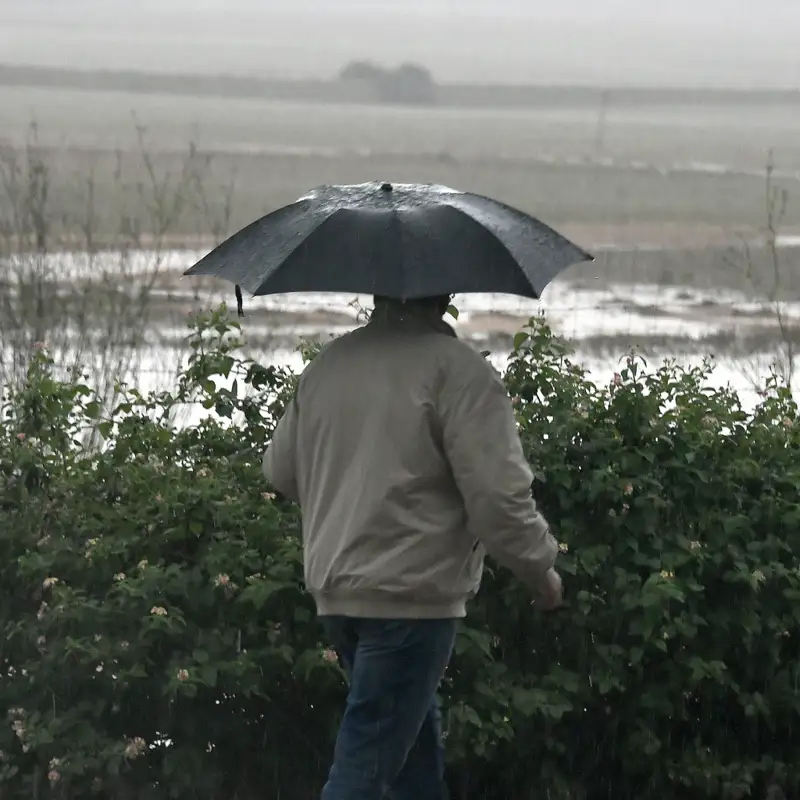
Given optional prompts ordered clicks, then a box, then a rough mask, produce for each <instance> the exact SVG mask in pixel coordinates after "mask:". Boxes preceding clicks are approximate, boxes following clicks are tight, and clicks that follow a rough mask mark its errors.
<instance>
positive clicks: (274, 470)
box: [261, 397, 300, 502]
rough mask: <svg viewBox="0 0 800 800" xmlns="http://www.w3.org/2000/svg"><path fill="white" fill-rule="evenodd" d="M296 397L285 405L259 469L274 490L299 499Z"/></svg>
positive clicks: (296, 500)
mask: <svg viewBox="0 0 800 800" xmlns="http://www.w3.org/2000/svg"><path fill="white" fill-rule="evenodd" d="M296 453H297V399H296V398H295V397H293V398H292V400H291V401H290V402H289V404H288V405H287V406H286V410H285V411H284V413H283V416H282V417H281V419H280V421H279V422H278V425H277V426H276V428H275V430H274V432H273V434H272V441H271V442H270V443H269V447H267V451H266V452H265V453H264V459H263V461H262V462H261V471H262V472H263V473H264V477H265V478H266V479H267V482H268V483H269V484H270V486H271V487H272V488H273V489H275V491H276V492H280V493H281V494H283V495H286V497H288V498H289V499H290V500H294V501H295V502H298V501H299V499H300V498H299V497H298V491H297V456H296Z"/></svg>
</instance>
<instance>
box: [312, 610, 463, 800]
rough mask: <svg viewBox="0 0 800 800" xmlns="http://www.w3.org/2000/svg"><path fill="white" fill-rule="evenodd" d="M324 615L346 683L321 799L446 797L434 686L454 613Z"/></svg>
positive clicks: (449, 644) (452, 629) (447, 657)
mask: <svg viewBox="0 0 800 800" xmlns="http://www.w3.org/2000/svg"><path fill="white" fill-rule="evenodd" d="M321 621H322V623H323V625H324V627H325V630H326V632H327V634H328V637H329V638H330V642H331V644H332V645H333V646H334V648H335V650H336V652H337V653H338V654H339V659H340V661H341V664H342V666H343V667H344V669H345V670H346V672H347V675H348V678H349V682H350V691H349V694H348V696H347V707H346V709H345V712H344V717H343V719H342V725H341V728H340V729H339V735H338V737H337V739H336V749H335V752H334V757H333V766H332V767H331V771H330V774H329V775H328V782H327V783H326V784H325V788H324V789H323V790H322V800H385V798H391V800H446V798H447V790H446V788H445V783H444V748H443V746H442V731H441V714H440V711H439V703H438V700H437V698H436V690H437V689H438V687H439V683H440V682H441V680H442V677H443V675H444V671H445V668H446V667H447V663H448V662H449V661H450V655H451V653H452V650H453V642H454V640H455V636H456V624H457V620H455V619H426V620H403V619H356V618H352V617H322V618H321Z"/></svg>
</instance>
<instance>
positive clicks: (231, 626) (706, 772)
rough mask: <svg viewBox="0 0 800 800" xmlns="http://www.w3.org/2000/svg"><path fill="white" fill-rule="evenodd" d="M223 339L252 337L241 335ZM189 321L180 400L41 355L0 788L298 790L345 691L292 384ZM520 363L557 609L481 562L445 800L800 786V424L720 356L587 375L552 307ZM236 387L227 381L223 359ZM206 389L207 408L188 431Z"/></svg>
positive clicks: (25, 444) (3, 448)
mask: <svg viewBox="0 0 800 800" xmlns="http://www.w3.org/2000/svg"><path fill="white" fill-rule="evenodd" d="M232 330H233V333H234V337H233V338H232V337H231V331H232ZM235 334H236V329H235V325H234V324H233V323H230V322H228V320H227V318H226V317H225V316H224V312H220V313H217V314H213V315H210V316H208V317H206V318H203V319H202V320H200V321H199V322H198V326H197V328H196V329H195V331H194V333H193V335H192V340H191V343H192V347H193V353H194V355H193V358H192V362H191V364H190V366H189V368H188V369H187V371H186V372H185V374H184V375H183V376H182V378H181V381H180V384H179V385H178V386H176V388H175V391H174V392H172V393H171V394H164V395H158V396H152V397H142V396H140V395H139V394H137V393H136V392H133V391H126V392H125V394H124V396H123V397H122V398H121V401H120V403H119V405H118V407H117V408H116V409H114V411H113V413H112V414H111V415H110V418H106V416H105V415H104V414H103V412H102V409H101V408H100V406H99V404H98V403H97V400H96V398H95V397H94V396H93V395H92V393H91V391H90V390H89V389H88V388H86V387H82V386H76V385H69V384H65V383H59V382H57V381H56V380H55V379H54V377H53V373H52V365H51V364H50V363H49V361H48V359H47V356H46V353H45V352H40V353H38V355H37V356H36V357H35V358H34V360H33V361H32V364H31V367H30V372H29V379H28V382H27V384H26V385H25V386H23V387H22V388H21V389H19V390H18V391H15V392H13V393H10V394H9V396H8V397H7V398H6V401H5V403H4V406H3V412H2V415H3V416H2V420H3V421H2V427H0V532H1V533H2V535H1V536H0V591H2V605H1V606H0V624H2V639H1V641H0V661H1V662H2V669H1V670H0V708H2V709H5V708H8V713H7V719H5V720H4V721H3V724H2V726H0V797H2V798H3V800H17V798H20V799H22V798H25V799H26V800H27V799H28V798H46V797H63V798H70V799H71V800H77V799H78V798H81V799H82V798H90V797H98V798H109V800H122V799H123V798H168V797H171V798H181V799H182V798H197V800H212V799H213V800H217V798H225V799H229V800H234V798H237V799H238V800H255V799H256V798H281V800H308V798H310V797H314V796H316V795H315V792H316V791H318V789H319V787H320V785H321V782H322V781H323V779H324V775H325V772H326V769H327V766H328V763H329V759H330V754H331V746H332V742H333V738H334V736H335V731H336V725H337V721H338V714H339V713H340V710H341V707H342V701H343V697H344V690H345V687H344V681H343V676H342V674H341V672H340V669H339V667H338V665H337V664H336V663H335V662H334V661H332V660H331V659H330V658H329V657H326V656H329V654H326V652H325V647H326V643H325V642H324V641H323V639H322V637H321V633H320V631H319V629H318V627H317V625H316V622H315V619H314V612H313V605H312V603H311V602H310V600H309V598H308V597H307V596H306V594H305V593H304V591H303V588H302V565H301V548H300V543H299V518H298V513H297V510H296V508H294V507H293V506H291V505H285V504H283V503H281V502H279V501H278V500H276V499H275V498H274V497H271V496H270V495H269V494H267V493H265V487H264V485H263V482H262V480H261V477H260V474H259V459H258V455H260V453H261V452H262V450H263V448H264V445H265V442H266V441H268V437H269V433H270V431H271V429H272V427H273V425H274V423H275V420H276V417H277V415H278V414H279V413H280V409H281V407H282V404H283V402H284V399H285V397H286V393H287V392H288V391H290V390H291V386H292V382H293V376H292V375H290V374H289V373H287V372H285V371H283V370H280V369H276V368H264V367H262V366H259V365H258V364H255V363H252V362H250V361H248V360H246V359H243V358H242V357H240V355H239V354H238V351H237V347H238V344H239V343H238V342H237V341H236V339H235ZM515 344H516V346H517V349H516V351H515V353H514V355H513V357H512V359H511V361H510V363H509V367H508V370H507V373H506V380H507V384H508V387H509V391H510V393H511V395H512V397H514V398H515V403H516V405H517V410H518V414H519V421H520V429H521V432H522V436H523V439H524V442H525V445H526V448H527V451H528V453H529V456H530V460H531V463H532V464H534V465H535V470H536V474H537V482H536V484H535V489H534V490H535V494H536V496H537V498H538V500H539V502H540V503H541V505H542V507H543V509H544V511H545V513H546V514H547V516H548V517H549V518H550V520H551V521H552V523H553V524H554V526H555V527H556V529H557V531H558V534H559V538H560V540H561V541H562V542H563V546H562V549H563V550H564V552H563V554H562V557H561V560H560V569H561V571H562V573H563V575H564V579H565V583H566V586H567V593H568V595H567V596H568V605H567V607H566V608H565V609H563V610H562V611H560V612H558V613H556V614H553V615H550V616H539V615H537V613H535V612H534V611H532V609H531V607H530V605H529V602H528V597H527V595H526V593H525V591H524V590H523V589H522V588H521V587H520V586H519V585H518V584H517V583H516V582H515V580H514V579H513V578H512V577H511V576H510V575H509V574H508V573H507V572H505V571H504V570H499V569H498V570H495V569H491V568H490V569H489V570H488V571H487V575H486V578H485V582H484V587H483V590H482V592H481V594H480V597H479V598H478V600H477V601H476V602H475V603H474V604H473V606H472V609H471V616H470V617H469V619H468V620H467V622H466V624H465V625H464V626H463V627H462V630H461V632H460V634H459V638H458V641H457V648H456V651H457V652H456V657H455V659H454V662H453V664H452V665H451V668H450V669H449V671H448V676H447V679H446V685H445V686H444V687H443V695H444V700H445V703H446V714H445V721H446V726H447V742H448V749H449V756H450V760H451V775H450V779H451V784H452V786H453V791H454V796H455V797H457V798H458V797H465V798H466V797H469V798H491V800H527V799H528V798H534V797H537V798H538V797H548V798H581V797H583V798H610V797H614V798H626V799H627V798H630V799H631V800H632V799H633V798H667V799H668V798H720V797H729V798H737V797H745V796H754V797H763V796H764V794H765V792H773V793H774V792H776V791H777V788H778V787H781V788H782V789H783V790H784V791H785V792H786V793H787V794H788V795H789V796H792V795H795V796H796V793H797V791H798V785H799V784H800V733H799V732H798V730H797V728H798V719H800V717H798V712H800V689H799V688H798V686H799V682H800V662H799V661H798V636H799V635H800V603H798V600H799V599H800V570H798V562H797V559H796V555H795V554H796V553H797V552H798V548H799V547H800V488H799V487H800V423H798V422H796V417H795V415H796V407H795V405H794V403H793V402H792V401H791V398H790V396H789V394H788V393H787V392H785V391H783V390H780V389H779V388H777V386H775V385H773V386H772V388H771V389H770V390H769V392H768V393H767V394H766V395H765V397H764V398H763V400H762V402H761V404H760V405H759V407H758V408H757V409H756V410H755V411H754V412H745V411H743V410H742V408H741V407H740V404H739V401H738V399H737V397H736V395H735V394H733V393H732V392H729V391H719V390H715V389H710V388H708V387H707V385H706V379H707V377H708V375H707V371H706V370H684V369H682V368H680V367H678V366H676V365H671V364H665V365H663V366H661V367H660V368H658V369H655V370H653V369H648V368H647V366H646V365H644V364H642V363H641V362H640V361H638V360H637V359H635V358H633V357H631V358H629V359H628V360H627V361H623V364H622V365H621V369H620V373H619V375H618V376H616V377H615V380H614V381H613V382H612V384H611V385H610V386H607V387H605V386H595V385H594V384H592V383H591V382H590V381H589V380H588V379H587V378H586V377H585V375H584V374H583V373H582V372H581V370H580V369H579V368H578V367H577V366H575V365H574V364H572V363H570V361H569V359H568V354H567V353H566V352H565V351H564V349H563V347H562V345H561V344H560V343H559V342H558V341H557V340H556V339H555V338H553V337H552V336H551V334H550V333H549V331H548V330H547V328H546V327H544V326H543V325H541V324H539V323H537V322H534V323H532V325H531V327H530V329H529V330H528V331H527V332H526V333H524V334H521V335H520V336H519V337H518V338H517V341H516V342H515ZM220 375H222V376H227V377H228V381H227V382H226V383H225V385H226V386H230V385H231V384H230V379H231V378H236V381H235V382H234V383H233V386H232V388H231V389H230V390H228V389H225V388H219V389H218V388H217V386H216V384H215V383H214V378H215V377H216V376H220ZM198 398H199V399H200V401H201V402H203V403H204V405H205V406H206V407H207V408H208V409H209V418H208V419H207V420H206V421H205V422H203V423H202V424H199V425H197V426H196V427H189V428H182V427H180V426H176V425H174V424H173V421H174V418H175V414H176V412H177V411H179V410H180V409H181V408H182V407H183V404H184V403H186V402H188V401H189V400H192V399H198Z"/></svg>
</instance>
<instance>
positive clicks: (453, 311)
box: [440, 303, 458, 319]
mask: <svg viewBox="0 0 800 800" xmlns="http://www.w3.org/2000/svg"><path fill="white" fill-rule="evenodd" d="M440 308H441V306H440ZM447 313H448V314H449V315H450V316H451V317H452V318H453V319H458V309H457V308H456V307H455V306H454V305H453V304H452V303H451V304H450V305H449V306H447Z"/></svg>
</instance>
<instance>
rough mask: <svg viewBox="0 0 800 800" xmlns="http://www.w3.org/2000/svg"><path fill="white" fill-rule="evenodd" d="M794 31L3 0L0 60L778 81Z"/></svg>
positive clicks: (716, 13) (383, 10) (466, 2)
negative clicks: (407, 67) (365, 66)
mask: <svg viewBox="0 0 800 800" xmlns="http://www.w3.org/2000/svg"><path fill="white" fill-rule="evenodd" d="M456 8H457V9H458V11H456V10H455V9H456ZM723 9H724V10H723ZM797 30H800V8H798V6H797V5H795V4H794V3H791V2H787V0H764V2H762V3H760V4H759V5H758V6H757V7H753V5H752V4H749V3H745V2H735V1H734V0H727V2H725V3H724V4H723V3H722V2H721V0H716V2H715V0H706V1H705V2H695V3H690V2H688V0H675V2H673V3H671V4H670V6H669V8H667V9H665V10H664V11H659V12H649V13H648V12H646V11H643V10H642V7H641V3H635V2H633V0H605V2H604V3H603V11H602V12H601V11H600V10H599V9H598V7H597V4H596V3H592V2H589V0H562V2H561V3H559V4H558V6H557V7H555V8H554V7H552V5H550V4H544V3H535V2H528V3H523V2H521V0H495V2H494V3H490V2H488V1H487V0H484V1H480V2H479V0H459V2H458V3H455V2H453V0H427V2H422V0H406V2H404V3H398V2H395V0H384V2H372V3H370V4H366V3H365V2H363V0H349V2H339V3H334V2H333V0H294V2H292V3H273V4H272V5H271V7H270V9H265V8H264V7H263V6H261V5H258V4H256V3H254V2H252V0H249V2H248V0H233V2H227V3H224V2H222V0H193V2H191V3H189V2H187V0H172V1H171V2H170V1H169V0H166V2H163V0H162V3H156V2H155V0H140V1H139V3H137V4H136V5H135V6H133V4H128V3H123V2H122V0H103V2H99V0H58V2H54V0H3V2H2V4H0V53H2V56H0V61H2V62H5V63H18V64H27V65H32V66H50V67H65V68H79V69H109V70H125V69H128V70H148V71H155V72H158V71H163V72H190V73H204V74H219V73H229V74H232V75H256V76H260V77H275V78H328V77H332V76H333V75H335V74H336V72H337V71H338V70H339V69H340V68H341V66H342V65H343V64H344V63H346V62H348V61H351V60H356V59H367V60H373V61H376V62H380V63H382V64H387V65H396V64H399V63H402V62H408V61H411V62H416V63H419V64H421V65H424V66H426V67H427V68H429V69H430V70H431V71H432V72H433V74H434V75H435V77H436V78H437V79H438V80H440V81H443V82H469V83H527V84H573V85H574V84H580V85H587V86H601V85H602V86H610V85H614V86H652V87H664V86H669V87H676V88H684V87H685V88H699V87H702V88H741V89H758V88H790V89H791V88H800V50H798V48H797V46H796V38H797V36H796V31H797Z"/></svg>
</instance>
